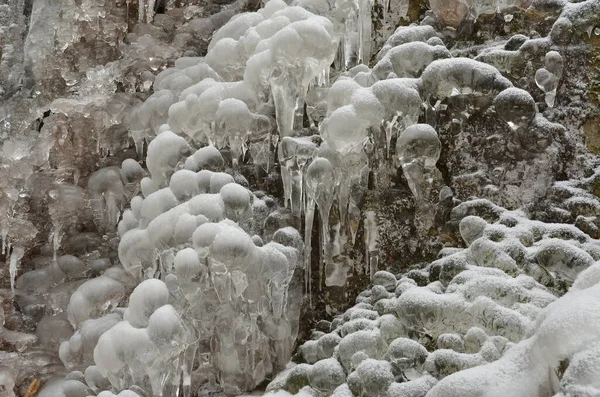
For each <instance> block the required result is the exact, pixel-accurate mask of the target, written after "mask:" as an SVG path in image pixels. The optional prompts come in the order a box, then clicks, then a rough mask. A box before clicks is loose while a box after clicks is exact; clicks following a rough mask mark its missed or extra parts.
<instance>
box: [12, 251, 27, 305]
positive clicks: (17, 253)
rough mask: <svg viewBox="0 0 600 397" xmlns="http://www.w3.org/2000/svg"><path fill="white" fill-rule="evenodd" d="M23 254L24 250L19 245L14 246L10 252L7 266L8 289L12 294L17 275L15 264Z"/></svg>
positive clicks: (17, 263)
mask: <svg viewBox="0 0 600 397" xmlns="http://www.w3.org/2000/svg"><path fill="white" fill-rule="evenodd" d="M23 255H25V250H24V249H23V248H21V247H14V248H13V250H12V253H11V254H10V264H9V267H8V271H9V273H10V290H11V291H12V293H13V295H14V293H15V279H16V277H17V266H18V265H19V262H20V261H21V258H23Z"/></svg>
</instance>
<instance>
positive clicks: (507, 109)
mask: <svg viewBox="0 0 600 397" xmlns="http://www.w3.org/2000/svg"><path fill="white" fill-rule="evenodd" d="M494 107H495V108H496V112H498V116H500V118H501V119H502V120H504V121H505V122H506V123H507V124H508V125H509V126H510V128H512V129H513V130H517V129H520V128H523V127H526V126H528V125H529V123H530V122H531V121H532V120H533V118H534V117H535V115H536V113H537V107H536V105H535V101H534V99H533V97H532V96H531V94H530V93H529V92H527V91H525V90H522V89H520V88H507V89H506V90H504V91H502V92H500V93H499V94H498V95H497V96H496V98H494Z"/></svg>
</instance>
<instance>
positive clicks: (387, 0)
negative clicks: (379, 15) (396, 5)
mask: <svg viewBox="0 0 600 397" xmlns="http://www.w3.org/2000/svg"><path fill="white" fill-rule="evenodd" d="M389 9H390V0H383V22H387V20H388V11H389Z"/></svg>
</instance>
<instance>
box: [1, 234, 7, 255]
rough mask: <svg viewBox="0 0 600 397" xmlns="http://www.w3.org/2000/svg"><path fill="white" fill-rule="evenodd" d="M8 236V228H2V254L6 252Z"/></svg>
mask: <svg viewBox="0 0 600 397" xmlns="http://www.w3.org/2000/svg"><path fill="white" fill-rule="evenodd" d="M7 238H8V230H6V229H4V230H2V255H4V254H6V241H7Z"/></svg>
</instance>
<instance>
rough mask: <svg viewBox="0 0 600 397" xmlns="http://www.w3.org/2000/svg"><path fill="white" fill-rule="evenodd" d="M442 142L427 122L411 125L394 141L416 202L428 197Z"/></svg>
mask: <svg viewBox="0 0 600 397" xmlns="http://www.w3.org/2000/svg"><path fill="white" fill-rule="evenodd" d="M441 150H442V144H441V142H440V139H439V138H438V136H437V133H436V132H435V129H434V128H433V127H432V126H430V125H429V124H415V125H411V126H410V127H408V128H407V129H405V130H404V131H402V133H401V134H400V136H399V137H398V140H397V141H396V156H397V158H398V163H399V165H400V166H401V167H402V170H403V171H404V176H406V179H407V181H408V185H409V186H410V189H411V191H412V193H413V195H414V196H415V199H416V200H417V202H422V201H425V200H428V199H429V192H430V191H431V186H432V183H433V173H434V172H435V170H436V167H435V164H436V163H437V161H438V159H439V158H440V153H441Z"/></svg>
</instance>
